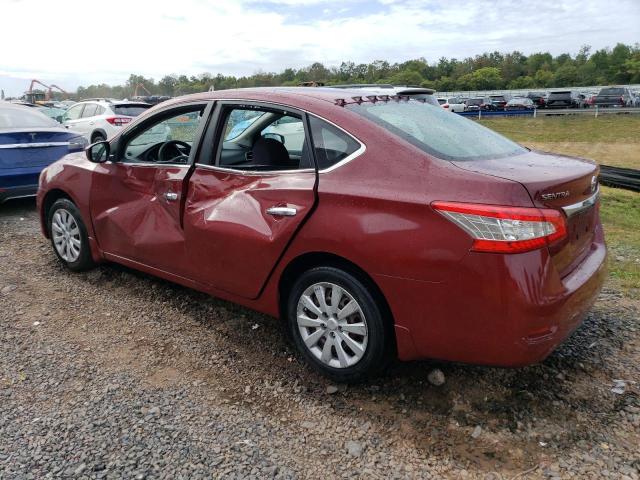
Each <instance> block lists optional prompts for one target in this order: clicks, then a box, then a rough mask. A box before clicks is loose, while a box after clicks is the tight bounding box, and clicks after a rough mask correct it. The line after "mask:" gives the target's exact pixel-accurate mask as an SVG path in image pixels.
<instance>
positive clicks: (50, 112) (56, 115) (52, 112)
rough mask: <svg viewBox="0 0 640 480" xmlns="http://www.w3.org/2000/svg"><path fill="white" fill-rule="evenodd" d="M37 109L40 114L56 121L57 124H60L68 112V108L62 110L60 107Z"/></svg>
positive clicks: (40, 106) (41, 106)
mask: <svg viewBox="0 0 640 480" xmlns="http://www.w3.org/2000/svg"><path fill="white" fill-rule="evenodd" d="M36 108H37V110H38V111H39V112H41V113H43V114H45V115H46V116H47V117H49V118H51V119H53V120H55V121H56V122H58V120H59V119H60V118H62V117H63V116H64V114H65V112H66V111H67V109H66V108H61V107H59V106H58V107H55V106H45V105H39V106H37V107H36ZM58 123H59V122H58Z"/></svg>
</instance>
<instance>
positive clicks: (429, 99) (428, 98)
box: [400, 93, 440, 105]
mask: <svg viewBox="0 0 640 480" xmlns="http://www.w3.org/2000/svg"><path fill="white" fill-rule="evenodd" d="M400 95H408V96H409V97H410V98H415V99H416V100H423V101H425V102H426V103H429V104H431V105H440V104H439V103H438V100H437V99H436V97H434V96H433V95H432V94H430V93H401V94H400Z"/></svg>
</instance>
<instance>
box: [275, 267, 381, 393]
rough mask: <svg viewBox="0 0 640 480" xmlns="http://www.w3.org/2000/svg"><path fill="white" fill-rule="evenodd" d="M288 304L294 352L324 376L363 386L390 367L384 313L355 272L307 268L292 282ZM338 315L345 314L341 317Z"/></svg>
mask: <svg viewBox="0 0 640 480" xmlns="http://www.w3.org/2000/svg"><path fill="white" fill-rule="evenodd" d="M322 293H324V295H322ZM334 293H335V298H336V299H337V305H333V303H334ZM318 294H320V295H318ZM305 297H306V298H305ZM320 297H324V303H325V307H326V308H323V306H322V303H321V301H320V300H319V298H320ZM309 302H312V304H310V303H309ZM352 302H355V303H352ZM286 305H287V326H288V331H289V334H290V335H291V337H292V339H293V342H294V344H295V346H296V348H297V349H298V351H299V352H300V353H301V354H302V356H303V357H304V358H305V360H306V361H307V362H308V363H309V364H310V365H311V366H312V367H313V368H314V369H315V370H317V371H318V372H320V373H321V374H323V375H324V376H326V377H329V378H330V379H332V380H334V381H336V382H347V383H353V382H359V381H362V380H365V379H366V378H369V377H372V376H374V375H376V374H378V373H380V371H381V370H382V369H383V367H384V366H385V365H386V363H387V361H388V359H389V357H390V355H389V352H390V350H391V343H392V339H393V333H389V332H388V331H387V329H385V323H384V317H383V312H384V311H385V309H384V308H381V307H380V305H379V304H378V302H376V300H375V299H374V297H373V295H372V289H371V288H370V287H368V286H367V285H366V282H363V281H361V280H360V279H359V278H357V277H356V276H354V275H353V274H351V273H348V272H346V271H344V270H341V269H338V268H335V267H316V268H313V269H311V270H308V271H307V272H305V273H303V274H302V275H301V276H300V277H299V278H298V279H297V280H296V282H295V283H294V285H293V287H292V288H291V290H290V293H289V296H288V299H287V304H286ZM348 305H350V306H349V307H348V309H347V311H345V307H347V306H348ZM335 307H337V308H335ZM349 312H351V313H349ZM322 313H325V315H324V316H323V315H322ZM340 313H342V314H346V316H345V317H344V318H340ZM327 314H328V315H327ZM299 318H300V320H299ZM299 322H300V323H299ZM305 341H306V343H305ZM328 342H330V343H329V344H328ZM307 345H309V346H307ZM327 347H328V348H327Z"/></svg>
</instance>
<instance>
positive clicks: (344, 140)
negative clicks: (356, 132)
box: [309, 116, 360, 170]
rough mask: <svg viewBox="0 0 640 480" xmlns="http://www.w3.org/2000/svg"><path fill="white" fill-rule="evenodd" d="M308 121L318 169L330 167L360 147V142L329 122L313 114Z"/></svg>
mask: <svg viewBox="0 0 640 480" xmlns="http://www.w3.org/2000/svg"><path fill="white" fill-rule="evenodd" d="M309 123H310V125H311V137H312V138H313V146H314V148H315V154H316V160H317V161H318V170H325V169H327V168H330V167H332V166H334V165H336V164H337V163H339V162H341V161H342V160H344V159H345V158H347V157H348V156H349V155H351V154H353V153H355V152H356V151H358V149H360V143H358V142H357V141H356V140H354V139H353V138H352V137H351V136H350V135H348V134H346V133H345V132H343V131H342V130H340V129H339V128H336V127H334V126H333V125H331V124H330V123H327V122H325V121H324V120H320V119H319V118H316V117H313V116H310V117H309Z"/></svg>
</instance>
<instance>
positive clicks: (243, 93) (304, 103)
mask: <svg viewBox="0 0 640 480" xmlns="http://www.w3.org/2000/svg"><path fill="white" fill-rule="evenodd" d="M395 88H398V87H394V89H395ZM410 90H416V89H414V88H411V89H410ZM417 90H424V93H433V90H431V89H428V88H426V89H422V88H417ZM389 93H391V92H389ZM411 93H423V92H413V91H412V92H411ZM371 94H380V92H375V91H373V89H367V88H353V89H352V88H332V87H254V88H235V89H229V90H216V91H213V92H203V93H194V94H191V95H185V96H182V97H176V98H172V99H170V100H167V101H165V102H163V103H161V104H159V105H156V106H155V107H154V109H155V108H158V107H161V108H166V107H167V106H171V105H177V104H181V103H184V102H188V101H209V100H225V99H227V100H246V101H259V102H273V103H284V104H286V105H290V106H292V107H296V108H301V109H304V108H307V107H311V106H313V105H314V104H316V105H318V106H320V105H322V106H323V107H326V106H327V103H330V104H335V105H338V104H340V103H341V100H342V101H345V102H346V103H351V102H352V101H353V98H354V97H364V96H366V95H371ZM393 94H396V95H397V94H398V93H396V92H393V93H392V95H393Z"/></svg>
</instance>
